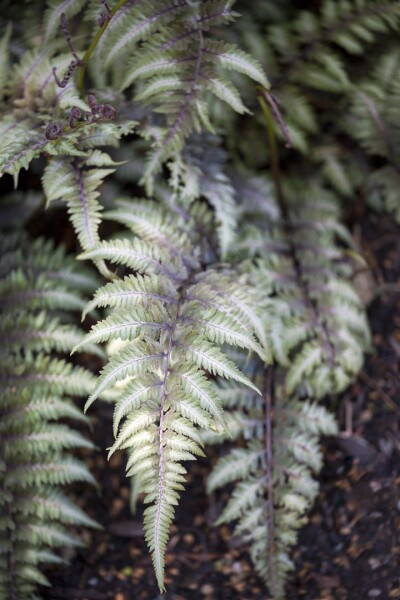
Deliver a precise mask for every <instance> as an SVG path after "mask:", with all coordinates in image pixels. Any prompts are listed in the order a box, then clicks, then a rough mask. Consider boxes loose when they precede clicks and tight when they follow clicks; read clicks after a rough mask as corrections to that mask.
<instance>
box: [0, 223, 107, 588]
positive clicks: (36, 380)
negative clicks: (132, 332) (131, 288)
mask: <svg viewBox="0 0 400 600" xmlns="http://www.w3.org/2000/svg"><path fill="white" fill-rule="evenodd" d="M46 263H47V264H46ZM53 269H54V270H53ZM74 275H75V276H76V279H74ZM79 281H80V282H81V285H80V287H81V289H84V288H85V287H86V288H92V287H93V281H91V280H90V278H88V279H86V280H85V276H84V272H83V273H78V272H76V266H75V265H74V263H73V262H72V261H70V260H68V259H67V257H66V256H65V254H64V252H62V251H61V249H60V248H59V249H57V250H55V249H54V248H53V246H52V244H50V243H49V242H46V243H44V242H43V241H42V240H40V239H39V240H36V241H35V242H33V243H31V242H30V240H29V238H28V237H27V236H25V235H22V234H14V235H13V234H6V235H4V236H3V237H2V241H1V259H0V288H1V300H0V304H1V309H2V319H1V321H0V342H1V344H0V345H1V349H0V355H1V361H0V362H1V365H0V388H1V400H0V416H1V418H0V438H1V442H0V509H1V511H0V512H1V517H0V598H2V599H4V600H6V599H8V598H13V599H14V600H25V599H26V598H28V597H29V598H31V597H32V594H33V593H34V590H35V587H36V584H47V580H46V577H45V576H44V575H43V574H42V573H41V571H40V566H41V563H42V562H57V561H58V560H59V559H58V557H57V553H55V551H54V549H56V548H58V547H59V546H64V545H68V546H77V545H82V542H81V541H80V539H79V538H78V537H76V536H75V535H73V534H72V533H70V526H71V525H76V526H88V527H96V526H97V525H96V523H95V522H94V521H93V520H92V519H90V518H89V517H88V516H87V515H85V513H84V512H83V511H82V510H81V509H80V508H78V507H77V506H76V505H75V504H74V503H73V502H71V500H69V499H68V498H67V497H66V496H65V495H64V494H63V493H62V492H61V489H60V486H63V485H65V484H68V483H72V482H77V481H82V482H85V483H90V484H94V483H95V482H94V479H93V477H92V476H91V474H90V473H89V471H88V469H87V467H86V466H85V465H84V464H83V463H81V462H80V461H78V460H76V459H74V458H72V456H69V452H68V451H69V450H71V449H74V448H78V447H83V448H92V447H93V446H92V444H91V442H90V441H89V440H88V439H87V438H85V437H84V436H83V435H82V434H80V433H79V432H78V431H75V430H73V429H72V428H71V427H70V426H66V425H63V424H61V422H60V421H61V419H62V418H63V417H67V418H69V419H78V420H79V419H80V420H83V419H84V417H83V416H82V414H81V412H80V411H79V410H78V409H77V408H76V407H75V406H74V404H73V401H72V397H73V396H77V395H78V396H79V395H83V394H85V390H88V389H90V387H91V386H92V385H93V376H92V375H91V374H90V373H89V372H88V371H86V370H85V369H83V368H81V367H77V368H74V367H73V366H72V364H70V363H68V362H67V361H66V360H65V359H62V358H56V354H66V353H69V352H70V351H71V349H72V347H73V346H74V345H76V343H79V342H80V341H82V337H83V334H82V332H81V331H80V330H79V329H78V328H77V327H76V326H75V325H73V324H72V323H71V318H70V313H71V312H74V311H79V310H80V309H81V306H82V303H83V296H82V295H80V293H79V292H77V291H76V289H75V285H74V284H75V283H79ZM82 350H83V351H93V350H95V348H94V347H93V345H90V344H89V345H86V346H84V347H83V348H82ZM95 352H96V350H95Z"/></svg>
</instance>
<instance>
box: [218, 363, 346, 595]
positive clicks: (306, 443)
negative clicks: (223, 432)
mask: <svg viewBox="0 0 400 600" xmlns="http://www.w3.org/2000/svg"><path fill="white" fill-rule="evenodd" d="M252 371H253V372H254V371H255V372H257V373H258V377H260V378H261V387H263V389H264V397H263V400H264V402H260V399H259V398H257V397H253V398H252V399H250V398H246V401H245V402H243V399H242V400H240V396H235V394H234V393H233V396H232V394H231V393H230V392H231V391H232V390H230V389H229V387H230V386H226V389H225V390H224V392H228V394H229V395H230V397H231V401H230V403H229V404H230V409H231V410H235V409H236V411H238V413H239V414H240V415H241V424H240V426H239V428H238V431H237V433H238V434H239V433H240V432H241V433H242V434H244V435H245V437H246V438H247V440H249V441H247V442H246V445H245V447H243V448H234V449H233V450H231V451H230V452H229V453H228V454H227V455H226V456H224V457H223V458H221V459H220V460H219V462H218V463H217V465H216V466H215V468H214V470H213V471H212V473H211V475H210V477H209V480H208V490H209V491H210V492H211V491H214V490H216V489H218V488H220V487H222V486H224V485H226V484H229V483H234V484H235V487H234V489H233V492H232V494H231V496H230V499H229V501H228V503H227V505H226V507H225V508H224V510H223V512H222V514H221V515H220V517H219V519H218V521H217V523H218V524H220V523H226V522H230V521H236V522H237V524H236V528H235V535H238V536H240V537H241V538H242V539H243V542H246V543H248V544H249V545H250V551H251V556H252V560H253V563H254V566H255V568H256V570H257V572H258V573H259V574H260V575H261V577H262V578H263V579H264V581H265V583H266V585H267V586H268V588H269V590H270V592H271V594H272V595H273V597H274V598H276V599H277V600H278V599H280V598H284V597H285V595H284V586H285V582H286V579H287V574H288V572H289V571H290V570H292V569H293V566H294V565H293V563H292V560H291V558H290V550H291V548H292V547H293V546H294V545H295V543H296V540H297V531H298V530H299V528H300V527H301V526H302V524H303V523H304V521H305V517H306V515H307V512H308V511H309V510H310V508H311V506H312V504H313V502H314V499H315V497H316V495H317V493H318V483H317V482H316V481H315V479H314V478H313V477H315V475H317V474H318V472H319V470H320V469H321V466H322V456H321V452H320V449H319V437H320V436H321V435H334V434H335V433H336V431H337V427H336V423H335V421H334V418H333V417H332V416H331V415H330V414H329V413H328V412H327V411H326V409H324V408H323V407H321V406H316V405H315V404H314V403H312V402H310V401H302V402H299V401H298V400H297V399H296V398H295V397H290V396H287V395H286V394H285V392H284V391H283V389H282V387H279V386H278V387H277V389H275V387H274V386H273V375H272V372H271V371H270V370H266V371H265V374H264V375H263V371H262V365H258V366H257V365H253V366H252ZM255 381H258V379H255ZM250 394H251V392H250V393H249V395H250ZM232 397H233V400H232ZM235 397H236V398H237V399H238V401H235ZM252 405H253V406H254V408H251V406H252Z"/></svg>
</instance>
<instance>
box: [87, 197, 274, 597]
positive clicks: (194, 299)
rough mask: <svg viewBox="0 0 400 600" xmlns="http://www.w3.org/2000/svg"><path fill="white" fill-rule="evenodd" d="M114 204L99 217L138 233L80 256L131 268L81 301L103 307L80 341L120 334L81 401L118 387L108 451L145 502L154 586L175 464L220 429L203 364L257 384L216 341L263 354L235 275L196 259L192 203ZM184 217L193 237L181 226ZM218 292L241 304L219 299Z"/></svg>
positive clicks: (173, 496)
mask: <svg viewBox="0 0 400 600" xmlns="http://www.w3.org/2000/svg"><path fill="white" fill-rule="evenodd" d="M119 206H120V208H118V209H117V210H114V211H112V212H111V213H110V214H109V215H108V216H109V217H110V218H111V219H112V220H117V221H120V222H121V223H123V222H125V220H126V222H127V225H128V227H130V228H131V229H132V231H133V232H135V234H136V236H139V237H136V236H135V237H133V238H132V237H131V238H125V239H121V240H118V239H117V240H114V241H112V242H102V243H100V244H98V245H97V247H96V248H95V249H94V250H92V251H90V252H87V253H85V254H84V255H83V256H84V257H90V258H99V257H101V258H103V259H106V260H109V261H111V262H112V263H116V264H122V265H124V266H125V267H126V268H130V269H134V270H135V271H139V272H140V273H141V274H139V275H137V276H136V275H128V276H126V277H125V279H124V280H123V281H118V280H115V281H113V282H111V283H108V284H107V285H106V286H105V287H104V288H102V289H100V290H98V291H97V293H96V296H95V298H94V300H93V301H92V302H91V303H90V304H89V308H92V307H95V306H109V307H110V308H111V314H110V315H109V316H108V317H107V318H106V319H105V320H103V321H101V322H100V323H99V324H97V325H95V326H94V327H93V328H92V331H91V332H90V333H89V334H88V336H87V338H86V341H87V342H89V341H91V342H95V341H101V340H109V341H111V340H115V339H123V340H126V342H125V343H124V346H123V348H122V349H121V350H120V351H117V352H116V353H115V354H113V355H112V357H111V358H110V360H109V362H108V364H107V366H106V367H105V368H104V369H103V371H102V373H101V375H100V377H99V379H98V381H97V383H96V385H95V387H94V390H93V391H92V393H91V395H90V397H89V399H88V402H87V406H86V407H88V406H90V404H91V403H92V402H93V401H94V400H95V399H96V398H97V397H98V396H99V394H101V393H102V392H104V391H106V390H107V389H109V388H111V387H113V386H115V385H116V384H118V387H119V388H120V387H121V386H122V390H121V392H120V398H119V400H118V401H117V404H116V408H115V413H114V434H115V437H116V440H115V443H114V445H113V446H112V447H111V449H110V454H112V453H113V452H115V451H116V450H117V449H122V448H124V449H128V450H129V453H130V458H129V461H128V467H127V468H128V474H130V475H139V482H140V488H139V489H140V490H141V491H142V492H144V493H145V495H146V500H145V501H146V503H148V504H150V506H149V507H148V508H147V509H146V511H145V516H144V523H145V531H146V540H147V542H148V545H149V548H150V550H151V552H152V556H153V564H154V568H155V572H156V576H157V580H158V583H159V586H160V588H161V589H164V583H163V581H164V579H163V574H164V555H165V549H166V544H167V541H168V537H169V527H170V524H171V521H172V519H173V516H174V506H175V505H176V504H177V503H178V501H179V495H180V491H181V490H182V489H183V485H182V484H183V483H184V477H183V475H184V473H185V470H184V468H183V467H181V466H180V464H179V463H180V462H182V461H185V460H195V458H196V456H198V455H202V450H201V445H202V442H201V437H200V436H199V433H198V432H197V431H196V429H197V427H198V426H199V425H200V426H201V427H206V428H208V429H210V430H214V431H219V430H223V429H224V428H225V421H224V415H223V411H222V408H221V404H220V400H219V398H218V395H217V394H216V391H215V386H214V383H213V382H211V381H209V380H208V379H207V378H206V376H205V373H206V372H208V373H210V374H214V375H220V376H223V377H225V378H227V379H233V380H235V381H237V382H239V383H241V384H243V385H245V386H249V387H250V388H251V389H253V390H255V393H257V392H258V390H257V387H256V386H255V385H254V384H253V383H252V382H251V381H250V380H249V379H248V378H247V377H245V376H244V375H243V374H242V373H241V372H240V371H239V369H238V368H237V367H236V366H235V364H234V363H233V362H232V361H231V360H230V359H229V358H228V357H227V356H226V355H225V353H224V352H222V351H221V350H220V348H219V346H220V345H222V344H234V345H239V346H241V347H243V348H245V349H247V350H250V351H256V352H258V353H260V354H261V355H262V356H263V357H264V355H265V350H264V349H263V348H262V346H261V345H260V344H259V343H258V342H257V340H256V337H255V336H254V334H253V333H252V328H250V327H249V321H248V313H251V312H252V309H251V308H250V306H247V310H245V309H244V305H245V301H244V299H243V298H246V287H245V285H246V284H245V282H244V281H235V278H234V276H233V273H230V272H229V271H228V270H227V269H224V270H221V271H220V272H216V271H214V269H213V268H212V265H207V264H201V263H200V259H201V256H202V250H201V244H204V243H207V242H206V240H204V241H203V240H202V239H201V237H198V238H197V233H196V225H195V219H196V218H198V217H197V215H198V214H199V210H198V208H197V206H196V204H194V205H193V211H192V215H194V216H190V215H187V214H186V213H184V215H183V216H182V217H178V216H177V215H173V214H172V213H169V212H168V210H166V209H165V208H163V207H162V206H157V205H156V204H150V206H148V207H146V206H143V205H141V204H138V203H135V202H132V208H131V211H129V202H128V201H125V202H124V203H120V205H119ZM133 211H134V212H133ZM201 214H202V213H201ZM188 218H189V219H191V220H192V222H193V229H192V231H193V232H194V237H193V239H190V237H189V236H188V234H187V232H190V231H191V228H188V226H187V220H188ZM202 218H204V217H202ZM207 220H208V217H207ZM140 238H141V239H140ZM249 293H250V291H249ZM224 294H225V295H226V296H230V295H231V296H232V297H233V298H234V297H236V298H237V299H239V298H240V299H241V303H237V304H236V303H235V301H232V302H229V303H228V306H226V303H225V302H224V301H222V298H223V297H224V296H223V295H224ZM250 295H251V294H250ZM244 323H245V325H244ZM205 334H206V335H205ZM207 337H208V339H207Z"/></svg>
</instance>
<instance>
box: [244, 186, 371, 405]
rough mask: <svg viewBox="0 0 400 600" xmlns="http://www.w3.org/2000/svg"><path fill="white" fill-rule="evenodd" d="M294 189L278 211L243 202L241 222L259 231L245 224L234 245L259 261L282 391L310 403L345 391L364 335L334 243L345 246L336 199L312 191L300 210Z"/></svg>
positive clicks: (347, 269) (366, 342) (346, 268)
mask: <svg viewBox="0 0 400 600" xmlns="http://www.w3.org/2000/svg"><path fill="white" fill-rule="evenodd" d="M257 185H259V184H258V183H257V182H256V186H257ZM249 188H250V190H249ZM251 188H253V189H254V183H253V182H251V183H250V186H249V185H248V184H247V185H246V186H245V187H243V188H241V189H240V191H239V193H240V194H243V198H244V199H246V200H247V202H248V198H249V193H250V194H251V193H252V192H251ZM261 189H262V188H261ZM295 190H296V187H295V188H294V190H288V194H287V205H286V206H285V207H284V210H283V212H282V211H281V208H282V207H279V205H278V206H277V205H276V204H275V201H274V199H273V197H271V195H270V196H269V198H268V197H267V198H264V199H263V202H264V204H257V205H256V206H254V207H252V206H251V204H249V202H248V204H247V207H248V208H247V218H246V220H247V221H248V222H250V221H251V220H254V222H257V227H255V226H252V225H250V224H249V226H248V230H247V233H246V234H245V237H244V239H243V242H242V243H241V244H240V247H244V248H246V249H247V251H249V252H250V253H251V254H252V255H253V256H254V257H255V258H256V259H257V261H258V262H257V266H256V268H255V271H254V276H253V278H254V284H255V285H258V286H259V287H260V288H261V290H263V296H264V297H266V296H270V297H271V302H270V303H269V306H270V310H271V311H272V314H273V315H274V317H273V318H272V319H271V325H270V327H269V335H270V344H271V348H272V349H273V353H274V356H275V359H276V360H277V362H278V363H279V364H280V365H282V366H284V367H285V368H286V390H287V392H288V393H289V394H291V393H292V392H294V391H296V390H300V389H301V390H303V393H304V394H306V395H311V397H313V398H315V397H323V396H325V395H326V394H327V393H337V392H341V391H342V390H343V389H345V388H346V387H347V385H348V384H349V382H350V381H351V380H352V378H353V377H354V375H355V374H356V373H357V372H358V370H359V369H360V368H361V365H362V361H363V354H364V352H365V351H366V350H368V348H369V346H370V337H369V330H368V324H367V321H366V318H365V314H364V312H363V310H362V306H361V301H360V299H359V297H358V296H357V294H356V292H355V291H354V289H353V288H352V285H351V277H352V269H351V266H350V265H349V264H348V261H347V260H346V258H345V254H344V253H343V250H341V248H340V246H339V244H338V241H342V243H343V242H347V243H351V240H350V238H349V235H348V233H347V231H346V230H345V228H344V227H343V226H342V225H341V224H340V223H339V221H338V214H339V213H338V207H337V204H336V202H335V198H334V196H332V195H331V194H330V193H328V192H326V191H324V190H322V189H318V188H314V187H313V186H312V185H311V186H310V187H309V188H307V189H306V191H304V193H303V194H302V199H301V203H300V204H298V192H297V190H296V191H295ZM256 191H257V190H256ZM253 198H255V199H256V201H257V196H256V195H254V193H253ZM266 201H267V202H266ZM268 202H269V204H270V206H269V207H268ZM274 204H275V206H274ZM251 214H252V217H250V215H251ZM294 215H296V216H294ZM249 217H250V218H249ZM271 217H272V218H271ZM261 232H262V233H261Z"/></svg>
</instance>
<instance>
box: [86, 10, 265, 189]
mask: <svg viewBox="0 0 400 600" xmlns="http://www.w3.org/2000/svg"><path fill="white" fill-rule="evenodd" d="M232 4H233V2H232V1H231V0H228V1H227V0H206V1H203V2H197V1H196V2H186V1H185V0H172V1H171V2H167V3H164V4H163V3H160V2H157V1H154V0H153V1H151V2H146V3H141V2H135V3H133V4H132V5H131V6H129V4H128V5H126V6H125V7H124V8H123V9H122V10H120V11H119V12H118V13H117V14H116V15H115V17H114V18H113V19H112V21H111V23H110V25H109V27H108V28H107V30H106V31H105V33H104V35H103V36H102V38H101V40H100V42H99V44H98V46H97V48H96V53H95V60H96V61H97V65H100V64H104V63H105V65H106V67H109V68H110V69H115V66H116V65H117V64H118V63H119V61H120V60H121V59H122V60H126V61H127V68H126V70H125V71H124V72H123V76H122V77H121V76H120V81H119V85H120V89H121V90H125V89H127V88H129V87H130V86H131V85H132V84H135V85H136V86H138V91H137V96H136V98H137V100H138V101H140V102H142V103H145V104H148V105H150V107H151V108H152V110H153V112H154V113H156V114H157V113H161V114H162V115H165V117H164V118H162V120H160V118H159V117H158V116H157V118H154V119H152V122H151V123H150V124H149V125H148V126H146V127H145V128H143V132H142V133H143V135H144V136H145V137H146V138H148V139H150V140H152V143H153V146H154V150H153V151H152V152H151V153H150V155H149V159H148V162H147V166H146V171H145V174H144V181H145V182H146V185H147V187H148V189H149V190H151V189H152V182H153V176H154V174H155V173H157V172H158V171H159V170H160V168H161V165H162V164H163V163H164V162H165V161H167V160H169V159H170V158H171V157H174V156H175V155H176V154H179V153H180V152H181V150H182V148H183V146H184V143H185V140H186V138H187V137H188V136H189V134H191V133H192V131H193V130H196V131H200V129H201V128H203V127H204V128H206V129H209V130H212V125H211V122H210V115H209V108H208V105H209V101H208V97H209V96H210V95H212V96H214V97H215V98H217V99H218V100H220V101H222V102H223V103H225V104H227V105H228V106H229V107H230V108H231V109H233V110H234V111H236V112H238V113H244V112H246V110H247V109H246V108H245V106H244V104H243V102H242V100H241V98H240V95H239V93H238V91H237V89H236V87H235V86H234V85H233V84H232V82H231V81H230V80H229V79H227V78H226V77H225V76H224V75H223V74H222V72H221V70H222V69H227V70H233V71H235V72H238V73H244V74H246V75H247V76H248V77H250V78H251V79H253V80H254V81H256V82H258V83H260V84H261V85H263V86H266V87H268V82H267V80H266V77H265V75H264V72H263V70H262V68H261V66H260V64H259V63H258V62H257V61H256V60H254V59H252V58H251V57H250V56H249V55H247V54H246V53H245V52H243V51H241V50H239V49H238V48H237V47H236V46H234V45H232V44H226V43H225V42H222V41H219V40H215V39H213V38H212V37H211V35H210V31H212V28H215V27H218V26H220V25H223V24H225V23H228V22H229V21H231V20H232V19H233V18H234V17H235V16H236V15H235V13H233V11H232V9H231V7H232ZM138 48H140V53H138Z"/></svg>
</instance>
